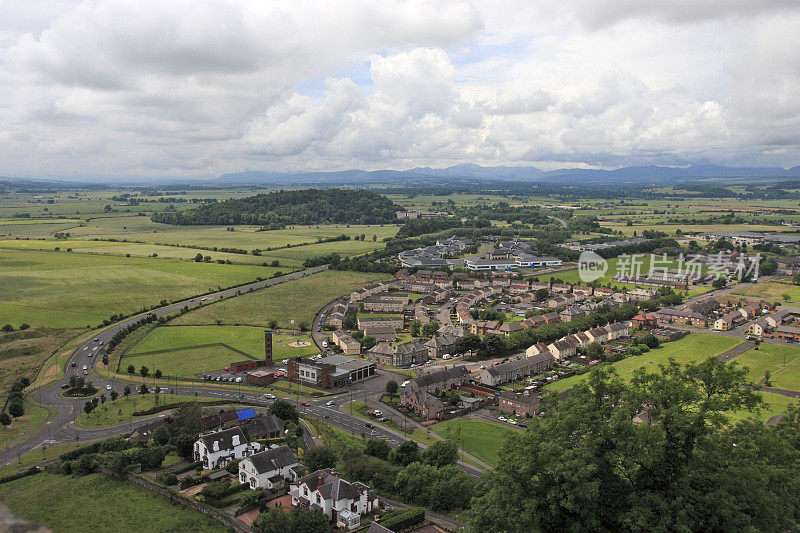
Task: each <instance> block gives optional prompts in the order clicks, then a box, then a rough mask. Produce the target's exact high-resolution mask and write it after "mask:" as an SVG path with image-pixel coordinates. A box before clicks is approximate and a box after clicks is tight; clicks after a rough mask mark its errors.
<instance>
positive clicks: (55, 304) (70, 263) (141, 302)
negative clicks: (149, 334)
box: [0, 249, 276, 328]
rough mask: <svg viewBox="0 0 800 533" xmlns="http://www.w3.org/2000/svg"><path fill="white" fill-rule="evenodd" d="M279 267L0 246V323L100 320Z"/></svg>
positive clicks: (64, 323)
mask: <svg viewBox="0 0 800 533" xmlns="http://www.w3.org/2000/svg"><path fill="white" fill-rule="evenodd" d="M275 270H276V269H271V268H264V267H258V266H244V265H220V264H215V263H195V262H190V261H178V260H172V259H161V258H134V257H113V256H90V255H85V254H77V253H67V252H65V251H60V252H39V251H18V250H2V249H0V324H5V323H11V324H20V323H22V322H27V323H28V324H30V325H31V326H45V327H55V328H69V327H83V326H86V325H87V324H91V325H96V324H98V323H100V322H102V320H103V319H104V318H107V317H109V316H110V315H112V314H118V313H124V314H128V313H132V312H136V311H138V310H139V309H141V308H142V307H149V306H151V305H155V304H158V303H159V302H160V301H161V300H162V299H167V300H179V299H182V298H186V297H189V296H193V295H196V294H199V293H204V292H207V291H210V290H214V289H217V288H218V287H220V286H221V287H228V286H231V285H238V284H241V283H245V282H248V281H255V280H256V278H258V277H264V278H266V277H269V276H270V274H271V273H272V272H274V271H275Z"/></svg>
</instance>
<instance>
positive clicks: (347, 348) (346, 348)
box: [331, 329, 361, 355]
mask: <svg viewBox="0 0 800 533" xmlns="http://www.w3.org/2000/svg"><path fill="white" fill-rule="evenodd" d="M331 339H332V340H333V342H334V343H335V344H336V345H337V346H338V347H339V348H341V349H342V353H344V354H345V355H358V354H360V353H361V343H360V342H358V341H357V340H355V339H354V338H353V337H351V336H350V334H349V333H347V332H346V331H344V330H341V329H340V330H338V331H334V332H333V333H331Z"/></svg>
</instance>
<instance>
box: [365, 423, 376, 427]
mask: <svg viewBox="0 0 800 533" xmlns="http://www.w3.org/2000/svg"><path fill="white" fill-rule="evenodd" d="M364 425H365V426H367V427H368V428H374V427H375V425H374V424H371V423H370V422H367V423H366V424H364Z"/></svg>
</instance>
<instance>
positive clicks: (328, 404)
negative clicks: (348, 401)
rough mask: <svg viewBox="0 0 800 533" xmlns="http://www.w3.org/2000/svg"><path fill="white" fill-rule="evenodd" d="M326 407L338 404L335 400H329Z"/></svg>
mask: <svg viewBox="0 0 800 533" xmlns="http://www.w3.org/2000/svg"><path fill="white" fill-rule="evenodd" d="M325 405H327V406H331V405H336V402H335V401H333V400H328V401H327V402H325Z"/></svg>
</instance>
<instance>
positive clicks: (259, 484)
mask: <svg viewBox="0 0 800 533" xmlns="http://www.w3.org/2000/svg"><path fill="white" fill-rule="evenodd" d="M298 466H300V463H299V462H298V460H297V458H296V457H295V456H294V454H293V453H292V450H291V449H290V448H289V447H288V446H278V447H277V448H272V449H270V450H265V451H263V452H258V453H254V454H253V455H251V456H250V457H245V458H244V459H242V460H241V461H240V462H239V483H242V484H247V486H249V487H250V488H251V489H272V488H273V487H276V486H279V485H282V484H283V483H284V482H286V481H294V480H295V479H296V477H295V476H296V475H297V471H296V469H297V467H298Z"/></svg>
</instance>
